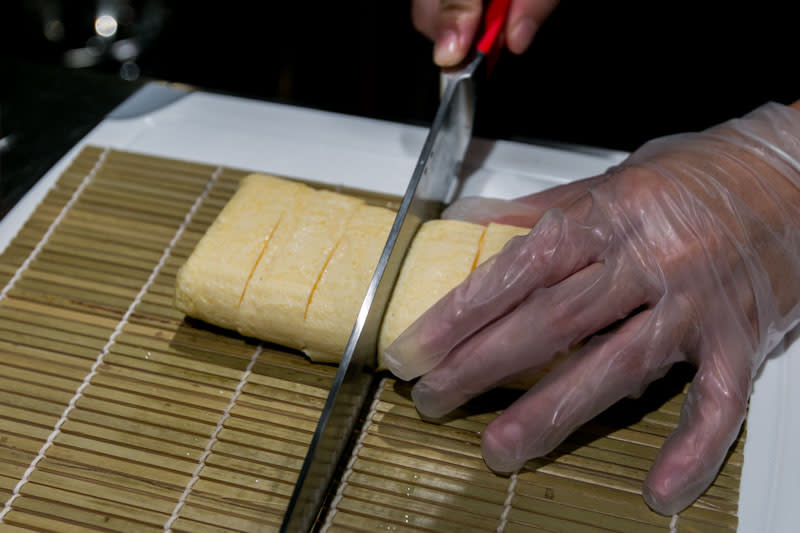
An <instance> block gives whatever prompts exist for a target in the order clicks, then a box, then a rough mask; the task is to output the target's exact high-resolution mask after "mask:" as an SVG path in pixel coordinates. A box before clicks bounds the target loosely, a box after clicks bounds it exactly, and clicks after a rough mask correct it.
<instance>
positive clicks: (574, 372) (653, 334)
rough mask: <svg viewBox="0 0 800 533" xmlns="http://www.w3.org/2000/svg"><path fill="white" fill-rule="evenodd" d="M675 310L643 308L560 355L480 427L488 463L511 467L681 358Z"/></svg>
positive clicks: (546, 450)
mask: <svg viewBox="0 0 800 533" xmlns="http://www.w3.org/2000/svg"><path fill="white" fill-rule="evenodd" d="M682 320H683V317H682V316H681V315H679V314H675V313H668V312H661V311H660V310H659V308H658V307H657V308H656V309H653V310H649V309H648V310H644V311H642V312H640V313H637V314H636V315H634V316H632V317H631V318H629V319H627V320H626V321H624V322H623V323H622V324H621V326H620V327H619V328H618V329H616V330H615V331H612V332H611V333H608V334H606V335H602V336H599V337H595V338H594V339H592V340H591V341H590V342H589V343H587V345H586V346H584V347H583V348H581V349H580V350H579V351H578V352H577V353H575V354H572V355H570V356H569V357H567V358H566V359H564V360H563V361H561V362H560V363H559V364H558V365H557V366H556V367H555V368H554V369H553V370H552V371H551V372H550V373H548V374H547V375H545V376H544V378H542V380H541V381H539V382H538V383H537V384H536V385H535V386H534V387H533V388H532V389H530V390H529V391H528V392H527V393H526V394H525V395H523V396H522V397H521V398H519V399H518V400H517V401H516V402H514V404H512V405H511V406H510V407H509V408H508V409H507V410H506V411H505V412H503V413H502V414H501V415H500V416H498V417H497V418H495V419H494V420H493V421H492V422H491V423H490V424H489V425H488V426H487V428H486V430H485V431H484V433H483V440H482V443H481V444H482V451H483V458H484V460H485V461H486V464H487V465H488V466H489V468H491V469H492V470H496V471H500V472H513V471H516V470H518V469H519V468H521V467H522V465H523V464H524V463H525V462H526V461H527V460H529V459H532V458H535V457H540V456H542V455H545V454H547V453H549V452H550V451H552V450H553V449H554V448H555V447H556V446H558V445H559V444H560V443H561V442H562V441H563V440H564V439H565V438H566V437H567V436H569V434H570V433H572V432H573V431H574V430H575V429H577V428H578V427H579V426H580V425H582V424H584V423H585V422H587V421H589V420H591V419H592V418H594V417H595V416H596V415H597V414H598V413H600V412H601V411H603V410H605V409H606V408H608V407H609V406H611V405H613V404H614V403H616V402H617V401H618V400H620V399H621V398H624V397H625V396H627V395H629V394H631V393H633V392H635V391H638V390H639V389H641V387H642V384H644V383H649V382H651V381H653V380H654V379H657V378H658V377H661V376H663V375H664V374H665V373H666V371H667V370H668V369H669V367H670V366H672V364H674V363H675V362H677V361H679V360H681V358H682V354H681V353H680V351H679V350H678V349H677V348H676V347H677V346H679V345H680V344H681V336H682V331H683V329H684V326H683V325H682V324H681V321H682Z"/></svg>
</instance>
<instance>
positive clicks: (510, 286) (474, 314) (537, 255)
mask: <svg viewBox="0 0 800 533" xmlns="http://www.w3.org/2000/svg"><path fill="white" fill-rule="evenodd" d="M585 200H586V202H588V203H589V204H591V198H590V197H588V196H587V197H586V198H585ZM580 208H581V209H582V210H583V211H587V210H590V209H591V205H588V206H580ZM607 245H608V243H607V242H606V241H605V240H604V233H603V231H602V228H598V227H597V226H595V227H592V228H590V227H589V226H588V225H586V224H584V223H582V222H580V221H577V220H574V219H572V218H570V216H568V215H566V214H565V213H564V212H562V211H560V210H551V211H548V213H547V214H545V216H544V217H542V219H541V220H540V221H539V223H538V224H537V225H536V226H534V228H533V229H532V230H531V232H530V233H529V234H528V235H526V236H521V237H517V238H515V239H513V240H512V241H511V242H510V243H508V244H507V245H506V246H505V247H504V248H503V250H502V251H501V252H500V253H499V254H497V255H495V256H494V257H493V258H491V259H490V260H489V261H487V262H485V263H484V264H483V265H481V266H479V267H478V268H477V269H475V270H474V271H473V272H472V274H470V275H469V276H468V277H467V279H466V280H465V281H463V282H462V283H461V284H460V285H458V286H457V287H455V288H454V289H453V290H451V291H450V292H449V293H448V294H446V295H445V296H444V297H443V298H442V299H440V300H439V301H438V302H436V303H435V304H434V305H433V306H432V307H431V308H430V309H428V310H427V311H426V312H425V313H423V315H422V316H421V317H420V318H418V319H417V320H416V321H415V322H414V323H413V324H412V325H411V326H410V327H409V328H408V329H407V330H406V331H405V332H403V333H401V334H400V336H398V337H397V339H396V340H395V341H394V342H393V343H392V344H391V345H390V346H389V347H388V348H387V349H386V350H385V352H384V360H385V362H386V366H387V368H388V369H389V370H391V371H392V372H393V373H394V374H395V375H396V376H398V377H399V378H401V379H404V380H409V379H413V378H415V377H417V376H420V375H422V374H424V373H426V372H428V371H430V370H431V369H432V368H434V367H435V366H436V365H438V364H439V363H440V362H441V361H442V360H443V359H444V357H445V356H446V355H447V354H448V353H450V351H451V350H452V349H453V348H455V347H456V346H457V345H458V344H460V343H461V342H462V341H464V340H465V339H467V338H468V337H470V336H471V335H472V334H474V333H475V332H477V331H478V330H480V329H481V328H483V327H484V326H485V325H486V324H489V323H490V322H494V321H495V320H497V319H499V318H500V317H502V316H504V315H505V314H507V313H508V312H510V311H511V310H512V309H514V308H515V307H516V306H517V305H519V303H520V302H522V301H523V300H525V299H526V298H527V297H528V295H529V294H531V293H532V292H533V291H534V290H536V289H539V288H541V287H549V286H552V285H555V284H557V283H559V282H560V281H562V280H564V279H566V278H567V277H569V276H571V275H572V274H573V273H575V272H577V271H579V270H581V269H583V268H585V267H586V266H587V265H589V264H591V263H595V262H597V261H598V259H599V257H600V254H601V253H603V251H604V250H605V248H606V247H607Z"/></svg>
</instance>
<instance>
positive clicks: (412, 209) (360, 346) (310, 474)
mask: <svg viewBox="0 0 800 533" xmlns="http://www.w3.org/2000/svg"><path fill="white" fill-rule="evenodd" d="M509 3H510V0H493V2H492V3H491V4H490V5H489V8H488V9H487V14H486V18H485V24H484V28H485V29H484V33H483V35H482V37H481V39H480V40H479V41H478V46H477V48H476V52H475V54H474V55H473V56H472V57H471V58H470V59H469V60H468V61H466V62H465V63H464V64H463V65H462V66H460V67H459V68H456V69H451V70H448V71H444V72H443V81H444V84H443V93H442V97H441V101H440V104H439V108H438V110H437V112H436V115H435V117H434V119H433V124H432V125H431V129H430V131H429V132H428V135H427V137H426V139H425V143H424V144H423V146H422V151H421V153H420V156H419V159H418V160H417V164H416V166H415V167H414V171H413V173H412V176H411V180H410V181H409V184H408V187H407V189H406V192H405V194H404V195H403V200H402V202H401V204H400V208H399V210H398V212H397V216H396V217H395V220H394V223H393V224H392V228H391V230H390V232H389V237H388V239H387V240H386V244H385V246H384V248H383V252H382V253H381V256H380V259H379V260H378V264H377V266H376V267H375V272H374V274H373V276H372V279H371V281H370V284H369V287H368V288H367V292H366V295H365V296H364V300H363V303H362V305H361V308H360V310H359V313H358V317H357V319H356V323H355V325H354V327H353V330H352V333H351V334H350V338H349V340H348V342H347V346H346V348H345V351H344V354H343V356H342V361H341V363H340V364H339V368H338V371H337V373H336V376H335V377H334V381H333V385H332V386H331V390H330V392H329V394H328V398H327V400H326V402H325V406H324V408H323V411H322V415H321V416H320V419H319V422H318V423H317V427H316V430H315V432H314V436H313V438H312V440H311V444H310V445H309V448H308V452H307V454H306V457H305V460H304V463H303V466H302V468H301V470H300V474H299V476H298V479H297V482H296V484H295V488H294V491H293V493H292V497H291V499H290V501H289V506H288V508H287V510H286V513H285V515H284V519H283V523H282V525H281V531H282V532H285V533H295V532H306V531H309V530H310V529H311V527H312V525H313V524H314V521H315V519H316V517H317V514H318V513H319V511H320V508H321V505H322V502H323V500H324V498H325V495H326V492H327V490H328V487H329V485H330V483H331V480H332V479H333V475H334V473H335V470H336V466H337V465H338V464H339V461H340V459H341V455H342V452H343V451H344V448H345V446H346V444H347V442H348V439H349V436H350V435H351V433H352V431H353V428H354V427H355V424H356V422H357V421H358V419H359V416H360V415H361V413H362V411H363V409H364V407H365V405H366V403H367V396H368V394H369V392H370V390H371V387H372V385H373V383H374V378H375V374H374V370H375V368H376V360H377V346H378V333H379V331H380V326H381V322H382V319H383V314H384V311H385V310H386V305H387V304H388V302H389V297H390V296H391V292H392V289H393V288H394V284H395V281H396V280H397V276H398V274H399V272H400V267H401V265H402V262H403V258H404V257H405V254H406V251H407V250H408V248H409V246H410V244H411V240H412V239H413V237H414V235H415V233H416V231H417V229H418V228H419V226H420V225H421V224H422V223H423V222H425V221H427V220H431V219H433V218H437V217H438V216H439V215H440V214H441V212H442V209H443V208H444V206H445V205H446V204H447V203H449V201H450V199H451V197H452V196H453V195H454V194H455V192H456V189H457V184H458V175H459V171H460V167H461V163H462V161H463V159H464V154H465V153H466V150H467V146H468V145H469V140H470V137H471V135H472V123H473V117H474V109H475V90H474V84H473V78H474V75H475V73H476V71H477V69H478V68H479V67H480V66H481V64H482V63H483V62H484V60H485V58H486V56H487V54H489V53H490V51H491V50H492V49H493V48H494V46H495V44H496V43H497V42H498V41H499V36H500V33H501V30H502V27H503V24H504V21H505V16H506V13H507V11H508V5H509Z"/></svg>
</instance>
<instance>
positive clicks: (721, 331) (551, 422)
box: [385, 104, 800, 514]
mask: <svg viewBox="0 0 800 533" xmlns="http://www.w3.org/2000/svg"><path fill="white" fill-rule="evenodd" d="M448 215H449V216H451V217H457V218H464V219H469V220H472V221H477V222H487V221H490V220H492V221H499V222H505V223H510V224H518V225H520V224H527V225H529V226H531V227H532V228H533V229H532V230H531V232H530V234H528V235H526V236H521V237H515V238H514V239H513V240H512V241H510V242H509V243H508V244H507V245H506V247H505V248H504V249H503V251H502V252H501V253H499V254H498V255H496V256H495V257H494V258H492V259H491V260H489V261H488V262H486V263H485V264H484V265H482V266H481V267H479V268H478V269H476V270H475V271H474V272H473V273H472V274H471V275H470V276H469V278H468V279H467V280H466V281H464V282H463V283H462V284H461V285H459V286H458V287H456V288H455V289H453V290H452V291H451V292H450V293H449V294H448V295H447V296H445V297H444V298H443V299H442V300H440V301H439V302H438V303H437V304H435V305H434V306H433V307H432V308H431V309H430V310H429V311H427V312H426V313H425V314H424V315H423V316H422V317H420V319H419V320H417V321H416V322H415V323H414V324H413V325H412V326H411V327H410V328H409V329H408V330H407V331H406V332H405V333H403V334H402V335H401V336H400V337H399V338H398V339H397V340H396V341H395V342H394V343H393V344H392V345H391V346H390V347H389V348H388V349H387V350H386V354H385V355H386V361H387V363H388V366H389V368H390V370H392V371H393V372H394V373H395V374H396V375H397V376H399V377H401V378H403V379H406V380H408V379H412V378H415V377H417V376H420V375H422V376H423V377H422V378H421V379H420V380H419V382H418V383H417V384H416V385H415V387H414V388H413V391H412V396H413V398H414V401H415V403H416V405H417V408H418V409H419V411H420V412H421V413H422V414H423V415H427V416H430V417H440V416H442V415H445V414H446V413H448V412H449V411H451V410H453V409H455V408H456V407H458V406H460V405H461V404H463V403H464V402H466V401H467V400H469V399H470V398H473V397H474V396H476V395H478V394H481V393H483V392H485V391H487V390H489V389H491V388H494V387H496V386H498V385H501V384H504V383H507V382H510V381H518V380H520V379H524V378H525V377H526V376H530V375H534V374H535V373H536V372H537V370H539V369H541V368H542V367H543V366H545V365H546V364H548V362H550V361H551V359H552V358H553V357H554V355H555V354H557V353H563V352H565V351H567V350H568V349H569V348H570V347H571V346H575V345H576V344H577V343H580V341H583V340H587V339H588V340H587V342H586V343H585V344H583V345H582V346H581V347H580V348H579V349H577V351H575V352H574V353H572V354H570V355H569V356H568V357H566V358H565V359H564V360H563V361H561V362H560V363H558V364H557V365H556V366H555V368H554V369H553V370H552V371H551V372H550V373H549V374H547V375H546V377H544V378H543V379H542V380H541V381H540V382H538V383H537V384H536V385H535V386H534V387H533V388H531V389H530V390H529V391H527V392H526V393H525V394H524V395H523V396H522V397H521V398H519V399H518V400H517V401H516V402H515V403H514V404H513V405H511V406H510V407H509V408H508V409H507V410H506V411H505V412H504V413H503V414H501V415H500V416H498V417H497V418H496V419H495V420H493V421H492V422H491V424H489V426H488V427H487V429H486V431H485V432H484V434H483V442H482V448H483V456H484V459H485V461H486V463H487V465H488V466H489V467H490V468H492V469H494V470H497V471H504V472H510V471H515V470H517V469H519V468H520V467H522V465H523V464H524V463H525V461H526V460H528V459H531V458H534V457H539V456H542V455H545V454H547V453H548V452H550V451H552V450H553V449H554V448H555V447H556V446H557V445H558V444H559V443H561V442H562V441H563V440H564V439H565V438H566V437H567V436H568V435H569V434H570V433H571V432H572V431H574V430H575V429H576V428H578V427H579V426H580V425H582V424H583V423H585V422H587V421H588V420H590V419H591V418H592V417H594V416H595V415H596V414H598V413H599V412H601V411H603V410H605V409H606V408H607V407H609V406H611V405H612V404H614V403H615V402H617V401H618V400H620V399H621V398H624V397H626V396H636V395H638V394H640V393H641V392H642V391H643V390H644V388H645V387H647V385H648V384H649V383H650V382H652V381H653V380H655V379H657V378H659V377H661V376H663V375H664V374H665V373H666V372H667V370H668V369H669V368H670V367H671V366H672V365H673V364H674V363H676V362H679V361H689V362H691V363H692V364H694V365H695V366H696V367H697V373H696V375H695V378H694V380H693V382H692V384H691V386H690V389H689V393H688V397H687V400H686V402H685V404H684V406H683V409H682V412H681V417H680V424H679V427H678V429H677V430H676V431H675V432H674V433H673V434H672V435H670V436H669V438H668V439H667V440H666V442H665V444H664V446H663V448H661V450H660V451H659V453H658V456H657V458H656V460H655V462H654V464H653V465H652V468H651V470H650V472H649V474H648V476H647V478H646V480H645V483H644V487H643V494H644V497H645V500H646V501H647V503H648V504H649V505H650V507H652V508H653V509H654V510H656V511H658V512H661V513H664V514H673V513H675V512H678V511H679V510H681V509H683V508H684V507H686V506H687V505H689V504H691V503H692V501H694V500H695V499H696V498H697V497H698V496H699V495H700V494H701V493H702V492H703V491H704V490H705V489H706V488H707V487H708V485H709V484H710V483H711V482H712V480H713V479H714V477H715V475H716V473H717V472H718V470H719V468H720V466H721V464H722V462H723V460H724V458H725V456H726V453H727V451H728V449H729V447H730V445H731V444H732V442H733V441H734V439H735V438H736V436H737V434H738V432H739V430H740V427H741V425H742V422H743V420H744V416H745V411H746V409H747V404H748V399H749V396H750V392H751V387H752V384H753V380H754V377H755V376H756V374H757V372H758V370H759V368H760V367H761V365H762V363H763V362H764V359H765V356H766V354H767V353H768V352H769V351H770V350H771V349H772V348H773V347H774V346H776V344H777V343H778V342H779V341H780V340H781V338H782V337H783V335H784V333H785V332H787V331H788V330H789V329H790V328H791V327H792V326H793V325H795V324H796V323H797V322H798V318H800V307H799V306H798V302H800V111H797V110H795V109H792V108H789V107H784V106H782V105H779V104H768V105H765V106H763V107H762V108H760V109H758V110H756V111H754V112H753V113H751V114H749V115H748V116H746V117H744V118H742V119H739V120H732V121H729V122H727V123H724V124H722V125H720V126H717V127H715V128H712V129H710V130H707V131H705V132H703V133H698V134H687V135H681V136H675V137H669V138H664V139H659V140H656V141H652V142H650V143H648V144H646V145H644V146H643V147H642V148H641V149H639V150H638V151H637V152H636V153H634V154H633V155H632V156H631V157H630V158H628V160H626V161H625V162H624V163H623V164H622V165H620V166H619V167H616V168H613V169H611V170H609V171H608V172H607V173H606V174H603V175H601V176H597V177H594V178H591V179H587V180H583V181H578V182H575V183H572V184H569V185H565V186H561V187H558V188H555V189H552V190H549V191H545V192H543V193H540V194H535V195H532V196H529V197H525V198H521V199H519V200H515V201H501V200H485V199H465V200H463V201H461V202H458V203H456V204H455V205H453V206H452V207H451V208H450V209H449V212H448Z"/></svg>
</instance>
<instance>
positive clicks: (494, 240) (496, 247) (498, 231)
mask: <svg viewBox="0 0 800 533" xmlns="http://www.w3.org/2000/svg"><path fill="white" fill-rule="evenodd" d="M530 231H531V230H530V228H522V227H519V226H510V225H508V224H496V223H494V222H491V223H489V225H488V226H487V227H486V233H485V234H484V235H483V241H482V242H481V251H480V253H479V254H478V262H477V264H476V265H481V264H483V263H485V262H486V261H487V260H488V259H489V258H491V257H492V256H493V255H495V254H497V253H499V252H500V250H502V249H503V247H504V246H505V245H506V243H507V242H508V241H510V240H511V239H512V238H513V237H516V236H517V235H527V234H528V233H529V232H530Z"/></svg>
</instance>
